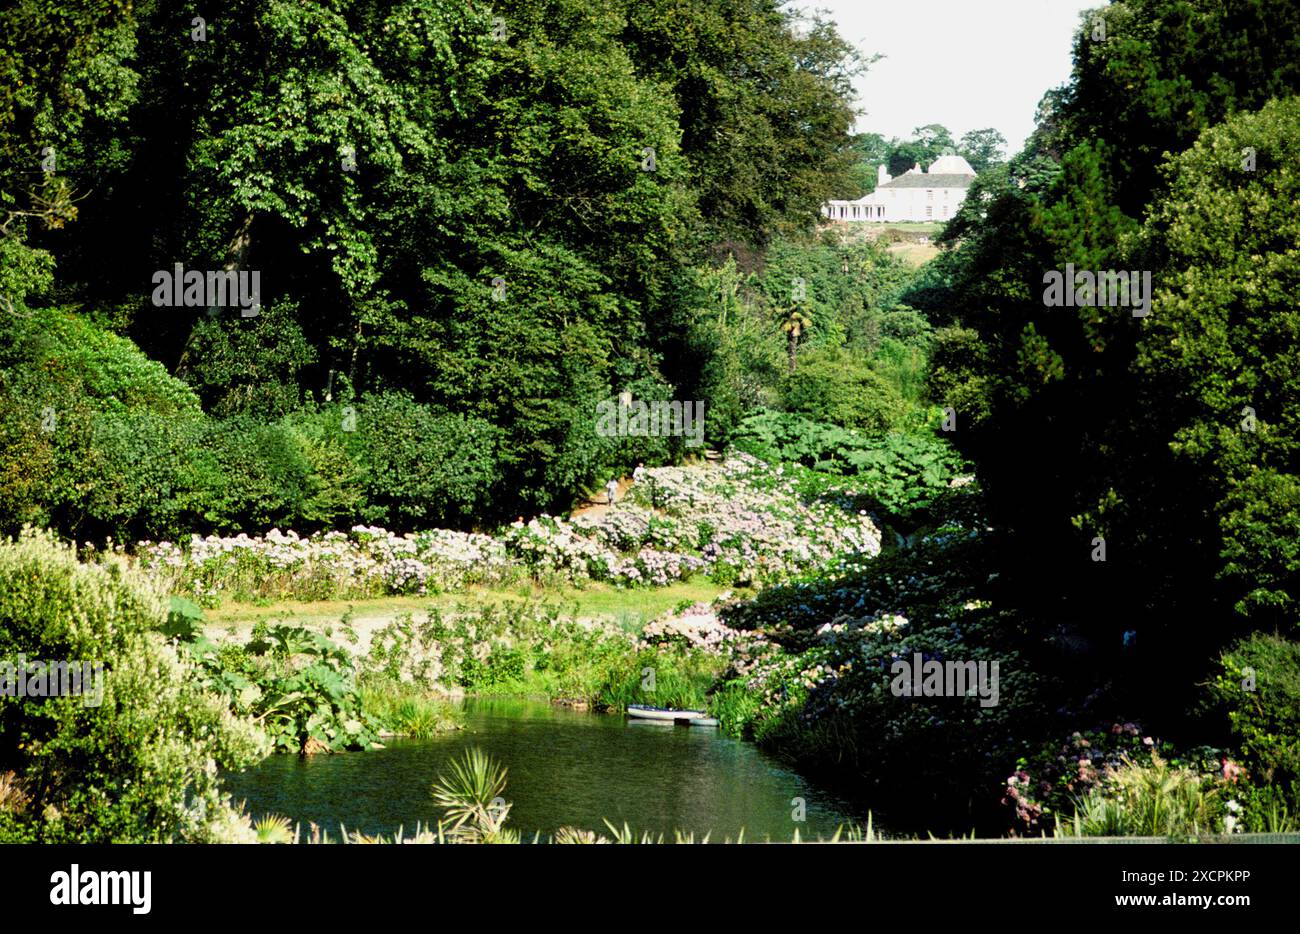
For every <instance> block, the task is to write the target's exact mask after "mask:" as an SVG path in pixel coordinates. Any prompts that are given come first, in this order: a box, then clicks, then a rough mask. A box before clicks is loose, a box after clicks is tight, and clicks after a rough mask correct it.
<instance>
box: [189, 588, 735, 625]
mask: <svg viewBox="0 0 1300 934" xmlns="http://www.w3.org/2000/svg"><path fill="white" fill-rule="evenodd" d="M726 589H728V588H725V587H720V586H718V585H717V584H714V583H713V582H712V581H709V580H708V579H706V578H697V579H693V580H690V581H684V582H680V583H676V584H672V585H670V586H668V587H642V588H635V589H633V588H624V589H619V588H616V587H611V586H609V585H607V584H591V585H589V586H587V587H584V588H576V587H563V588H554V587H551V588H547V587H538V586H535V585H531V586H530V585H525V586H517V587H508V588H501V589H496V588H490V587H473V588H470V589H469V590H463V591H458V592H456V593H444V594H435V595H432V596H426V597H377V598H375V599H371V600H319V601H314V602H302V601H298V600H282V601H276V602H268V603H265V604H256V603H235V602H228V603H223V604H222V605H221V606H220V607H218V608H217V609H214V610H207V611H205V613H204V615H205V616H206V617H207V622H208V625H210V626H231V625H234V626H245V625H247V626H251V625H252V624H253V623H255V622H257V621H259V620H277V621H287V620H293V621H294V622H297V623H321V622H337V621H338V620H339V619H340V618H341V617H342V616H343V614H344V613H345V612H346V611H347V610H348V608H349V607H350V608H352V611H353V615H354V616H355V617H357V618H367V617H381V616H383V617H392V616H397V615H398V614H400V613H405V612H411V613H416V612H421V611H424V610H427V609H429V608H431V607H437V608H439V609H442V610H453V609H455V608H456V606H457V605H458V604H483V603H491V604H496V605H501V604H505V603H511V602H515V603H522V602H524V601H532V602H535V603H545V604H549V605H552V606H559V607H561V608H562V609H563V610H564V611H566V612H575V613H576V615H577V616H579V617H581V618H584V619H593V618H597V617H605V618H611V619H614V620H615V621H617V622H619V623H620V624H621V625H623V626H624V627H625V628H628V629H636V630H639V629H640V628H641V627H642V626H644V625H645V624H646V623H647V622H649V621H650V620H652V619H654V618H655V617H656V616H659V615H660V614H661V613H664V612H665V611H667V610H671V609H672V608H673V607H675V606H676V605H677V604H679V603H681V602H682V601H684V600H687V601H690V602H692V603H694V602H697V601H706V602H707V601H709V600H712V599H713V598H714V597H716V596H718V594H720V593H722V592H723V591H724V590H726ZM575 608H576V609H575Z"/></svg>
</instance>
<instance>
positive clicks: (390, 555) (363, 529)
mask: <svg viewBox="0 0 1300 934" xmlns="http://www.w3.org/2000/svg"><path fill="white" fill-rule="evenodd" d="M879 550H880V530H879V529H878V528H877V526H876V524H875V523H874V522H873V520H872V519H871V517H870V516H869V515H867V513H866V512H865V511H864V510H859V509H855V508H853V500H852V497H850V496H848V495H844V496H840V497H837V496H835V495H834V494H833V493H832V494H827V493H825V492H823V493H820V494H819V495H817V496H816V497H809V496H807V495H805V494H804V493H803V492H801V489H800V486H799V484H798V482H797V481H796V480H795V479H794V478H792V477H790V476H789V475H788V474H787V473H786V471H785V470H784V468H780V467H777V468H773V467H770V466H768V465H766V464H764V463H763V462H762V461H759V460H757V459H756V458H754V457H751V456H750V455H747V454H738V455H735V456H733V457H731V458H729V459H728V460H727V461H726V462H725V463H724V464H722V465H721V466H718V467H709V468H700V467H660V468H654V469H650V470H647V471H646V474H645V477H644V479H643V480H642V482H641V483H638V484H637V485H636V486H634V487H633V488H632V490H631V492H630V495H629V496H628V497H627V498H626V499H625V500H624V501H623V502H621V503H618V504H617V505H616V506H615V507H614V508H613V509H609V510H604V511H600V512H599V513H598V514H597V513H592V514H587V515H581V516H578V517H576V518H574V519H572V520H570V519H564V518H561V517H556V516H548V515H542V516H538V517H536V518H534V519H531V520H529V521H528V522H524V521H522V520H519V521H517V522H515V523H513V524H511V525H508V526H506V527H505V528H503V529H501V530H500V531H499V532H497V533H496V534H494V535H487V534H481V533H469V532H455V531H450V530H446V529H433V530H429V531H424V532H418V533H407V534H405V535H400V536H399V535H396V534H393V533H391V532H388V531H386V530H384V529H381V528H376V527H373V526H355V527H353V528H352V529H351V530H350V531H348V532H339V531H333V532H324V533H319V534H316V535H312V536H309V537H302V536H300V535H298V533H296V532H294V531H293V530H289V531H285V532H281V531H280V530H278V529H272V530H271V531H270V532H268V533H267V534H266V535H263V536H258V537H250V536H248V535H243V534H241V535H236V536H229V537H221V536H215V535H212V536H207V537H199V536H194V537H193V538H192V539H191V541H190V542H189V544H188V547H182V546H180V545H178V544H176V543H173V542H140V543H139V544H138V546H137V548H136V554H137V557H138V559H139V561H140V563H141V564H142V565H143V566H144V567H145V568H147V569H149V570H151V571H153V572H154V573H155V574H157V575H158V576H160V577H162V578H163V579H164V581H165V583H166V584H167V585H168V586H169V587H171V589H172V590H173V591H174V592H177V593H182V594H186V595H190V596H192V597H194V599H196V600H197V601H199V602H200V603H201V604H203V605H206V606H214V605H216V604H217V603H219V602H220V601H221V600H222V599H235V600H252V599H258V598H273V599H300V600H313V599H330V598H341V599H349V598H364V597H372V596H387V595H394V594H429V593H435V592H438V591H445V590H459V589H463V588H465V587H468V586H471V585H475V584H487V585H502V584H509V583H512V582H514V581H518V580H522V579H525V578H528V579H532V580H537V581H541V582H544V583H558V584H577V585H581V584H584V583H587V582H591V581H596V582H606V583H611V584H615V585H619V586H638V585H643V586H659V587H662V586H665V585H668V584H671V583H673V582H675V581H679V580H684V579H686V578H689V577H691V576H692V575H695V574H707V575H712V576H713V577H714V579H715V580H722V581H725V582H728V583H730V582H736V583H740V584H750V585H756V586H761V585H764V584H770V583H773V582H777V581H781V580H785V579H787V578H789V577H791V576H792V575H795V574H799V573H804V572H810V571H812V570H814V569H816V568H819V567H822V566H825V565H828V564H830V565H836V564H837V563H838V564H839V565H841V566H860V563H861V562H862V561H864V560H867V559H870V558H871V557H873V556H874V555H876V554H877V553H878V552H879Z"/></svg>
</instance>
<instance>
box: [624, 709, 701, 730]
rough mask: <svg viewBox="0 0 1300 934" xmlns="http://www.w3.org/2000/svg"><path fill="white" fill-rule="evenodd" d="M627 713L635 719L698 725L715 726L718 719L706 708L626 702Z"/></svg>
mask: <svg viewBox="0 0 1300 934" xmlns="http://www.w3.org/2000/svg"><path fill="white" fill-rule="evenodd" d="M627 715H628V716H629V717H631V718H633V719H635V720H657V721H659V722H660V723H691V724H696V723H698V724H699V725H700V726H717V725H718V721H717V720H714V719H713V718H712V717H710V716H709V713H708V711H706V710H674V709H673V708H671V707H646V706H644V705H642V704H628V705H627Z"/></svg>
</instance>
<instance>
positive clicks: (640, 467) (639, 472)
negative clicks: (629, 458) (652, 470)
mask: <svg viewBox="0 0 1300 934" xmlns="http://www.w3.org/2000/svg"><path fill="white" fill-rule="evenodd" d="M644 477H645V464H641V463H638V464H637V465H636V470H634V471H632V482H633V483H640V482H641V480H642V479H643V478H644Z"/></svg>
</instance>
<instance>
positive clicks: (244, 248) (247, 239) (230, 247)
mask: <svg viewBox="0 0 1300 934" xmlns="http://www.w3.org/2000/svg"><path fill="white" fill-rule="evenodd" d="M252 231H253V214H252V212H251V211H249V212H247V213H245V214H244V219H243V220H241V221H240V222H239V226H238V227H237V228H236V229H235V234H234V236H232V237H231V238H230V242H229V243H227V244H226V262H225V265H223V266H222V267H221V269H222V271H223V272H231V271H234V272H238V271H239V270H240V269H242V268H243V266H244V261H245V259H247V257H248V249H249V247H250V246H251V245H252V243H253V236H252ZM178 287H179V286H178ZM193 347H194V322H193V321H191V322H190V332H189V334H188V335H186V337H185V346H184V347H182V348H181V356H180V359H179V360H178V361H176V372H175V375H176V376H179V377H181V378H184V376H185V374H186V373H187V372H188V371H189V367H190V351H191V350H192V349H193Z"/></svg>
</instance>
